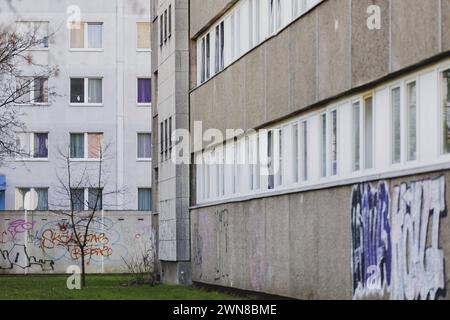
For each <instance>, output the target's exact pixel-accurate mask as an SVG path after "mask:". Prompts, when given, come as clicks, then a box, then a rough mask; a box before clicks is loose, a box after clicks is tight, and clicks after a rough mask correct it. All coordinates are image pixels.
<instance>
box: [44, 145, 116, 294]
mask: <svg viewBox="0 0 450 320" xmlns="http://www.w3.org/2000/svg"><path fill="white" fill-rule="evenodd" d="M97 146H98V147H95V146H94V147H92V146H90V147H89V153H92V154H94V155H95V159H96V161H93V162H89V163H86V162H79V161H76V160H74V159H73V152H74V151H73V147H71V146H69V147H68V148H66V149H64V150H61V149H59V150H58V154H59V157H60V159H61V160H62V166H61V167H60V169H62V170H61V172H57V173H56V176H57V181H58V184H59V186H58V187H57V189H56V193H57V194H58V195H59V199H57V201H58V203H55V204H52V208H53V209H52V210H51V212H53V213H54V214H56V215H61V216H64V217H65V218H66V219H68V220H69V222H70V223H69V225H68V228H69V229H70V230H71V236H70V244H68V246H67V250H73V248H76V249H77V251H78V256H79V257H80V259H81V285H82V287H85V286H86V262H87V261H86V260H87V259H90V258H91V253H90V245H91V244H90V241H91V240H90V237H89V235H90V234H91V232H92V230H91V228H92V226H93V223H103V221H102V220H99V219H98V214H99V213H100V212H102V211H103V206H104V205H105V199H107V198H108V197H110V196H113V195H117V194H119V193H120V192H122V191H119V190H115V189H112V190H109V191H108V189H107V188H108V181H107V175H108V170H107V166H106V165H105V162H106V161H107V160H109V159H108V158H106V157H105V154H107V150H108V149H109V147H108V146H106V147H103V145H102V142H101V140H98V141H97ZM85 189H88V193H89V196H88V198H87V199H85V197H84V190H85ZM108 206H114V204H110V205H108Z"/></svg>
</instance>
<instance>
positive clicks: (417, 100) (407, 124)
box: [404, 78, 420, 164]
mask: <svg viewBox="0 0 450 320" xmlns="http://www.w3.org/2000/svg"><path fill="white" fill-rule="evenodd" d="M413 83H414V84H415V86H416V158H415V159H410V158H409V151H410V145H409V142H410V140H409V139H410V136H409V133H410V132H409V115H410V113H409V112H410V109H409V107H410V104H409V103H410V100H409V99H410V97H409V86H410V85H411V84H413ZM419 83H420V82H419V79H418V78H412V79H409V80H407V81H405V83H404V86H405V89H404V91H405V95H404V101H405V106H404V108H405V120H404V122H405V162H406V163H412V164H414V163H416V162H418V160H419V158H420V87H419Z"/></svg>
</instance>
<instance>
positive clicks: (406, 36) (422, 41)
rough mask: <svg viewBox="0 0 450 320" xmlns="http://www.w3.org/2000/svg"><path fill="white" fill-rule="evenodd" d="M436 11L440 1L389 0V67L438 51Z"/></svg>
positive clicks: (397, 68)
mask: <svg viewBox="0 0 450 320" xmlns="http://www.w3.org/2000/svg"><path fill="white" fill-rule="evenodd" d="M405 12H408V14H404V13H405ZM439 12H440V11H439V1H420V0H412V1H410V0H400V1H391V16H392V21H391V23H392V26H391V30H392V31H391V32H392V33H391V36H392V43H391V45H392V46H391V54H392V58H391V59H392V60H391V71H396V70H399V69H402V68H405V67H407V66H408V65H411V64H414V63H417V62H420V61H422V60H424V59H427V58H429V57H431V56H433V55H436V54H437V53H439ZM444 32H445V33H447V32H448V30H447V31H444Z"/></svg>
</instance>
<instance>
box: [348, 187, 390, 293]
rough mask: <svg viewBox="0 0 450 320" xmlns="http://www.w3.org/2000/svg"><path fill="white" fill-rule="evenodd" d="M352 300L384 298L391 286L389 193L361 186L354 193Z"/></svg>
mask: <svg viewBox="0 0 450 320" xmlns="http://www.w3.org/2000/svg"><path fill="white" fill-rule="evenodd" d="M351 205H352V274H353V296H354V297H356V298H358V297H363V296H365V295H368V294H373V293H380V294H382V293H383V291H384V289H385V288H388V287H389V286H390V283H391V260H392V249H391V228H390V223H389V219H390V217H389V191H388V188H387V186H386V183H384V182H381V183H380V184H379V185H378V189H377V188H373V187H372V186H371V185H370V184H361V185H357V186H355V187H354V188H353V192H352V202H351Z"/></svg>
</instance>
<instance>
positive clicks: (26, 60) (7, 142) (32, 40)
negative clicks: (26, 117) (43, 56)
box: [0, 25, 58, 163]
mask: <svg viewBox="0 0 450 320" xmlns="http://www.w3.org/2000/svg"><path fill="white" fill-rule="evenodd" d="M39 28H40V26H39V25H36V26H35V27H34V28H30V29H28V30H26V31H22V32H19V31H17V30H12V29H10V28H6V27H4V26H1V25H0V163H2V162H3V161H4V160H5V159H6V158H8V157H12V156H16V155H17V154H19V153H21V152H22V151H21V150H18V149H17V148H16V142H15V132H18V131H24V128H25V124H24V123H23V122H22V120H21V119H20V118H21V117H20V116H21V115H22V113H21V111H20V108H19V106H20V105H23V104H30V103H35V102H41V101H46V100H48V99H49V96H51V95H53V94H54V93H53V92H50V90H49V88H48V82H46V81H47V80H48V78H50V77H51V76H54V75H56V74H57V72H58V71H57V68H56V67H51V66H49V65H41V64H38V63H36V62H35V61H34V60H33V55H32V53H31V51H30V50H32V49H34V48H36V47H42V46H43V45H45V44H47V43H48V40H49V36H45V37H42V36H41V33H40V32H39ZM24 67H27V68H29V69H30V70H33V71H32V74H28V75H27V77H24V76H23V69H24ZM45 82H46V83H47V87H45V89H44V90H42V87H44V86H43V85H42V84H43V83H45ZM31 93H33V94H31ZM32 96H33V98H32Z"/></svg>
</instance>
